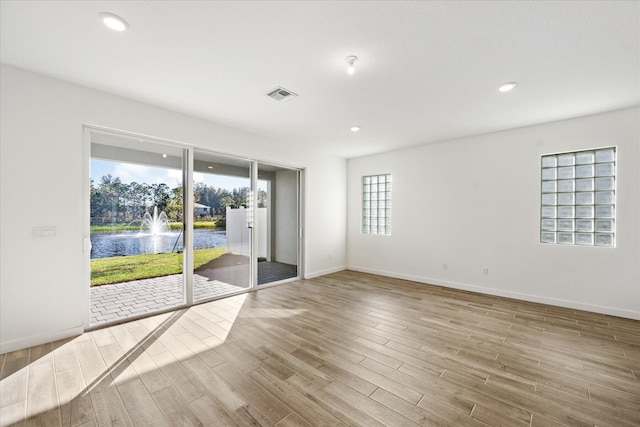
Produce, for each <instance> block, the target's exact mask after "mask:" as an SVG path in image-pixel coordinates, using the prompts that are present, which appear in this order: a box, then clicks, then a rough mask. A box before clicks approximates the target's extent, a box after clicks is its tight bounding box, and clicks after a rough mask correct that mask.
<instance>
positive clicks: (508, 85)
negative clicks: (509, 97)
mask: <svg viewBox="0 0 640 427" xmlns="http://www.w3.org/2000/svg"><path fill="white" fill-rule="evenodd" d="M517 85H518V83H516V82H508V83H504V84H502V85H500V87H499V88H498V90H499V91H500V92H509V91H510V90H511V89H513V88H514V87H516V86H517Z"/></svg>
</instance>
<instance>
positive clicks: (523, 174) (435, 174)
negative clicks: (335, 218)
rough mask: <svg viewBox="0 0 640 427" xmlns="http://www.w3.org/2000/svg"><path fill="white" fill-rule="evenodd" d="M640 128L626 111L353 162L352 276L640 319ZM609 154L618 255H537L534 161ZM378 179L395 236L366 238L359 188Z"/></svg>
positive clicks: (585, 251)
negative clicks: (589, 152)
mask: <svg viewBox="0 0 640 427" xmlns="http://www.w3.org/2000/svg"><path fill="white" fill-rule="evenodd" d="M639 116H640V111H639V110H638V109H637V108H636V109H629V110H623V111H617V112H611V113H607V114H600V115H595V116H589V117H584V118H579V119H574V120H566V121H559V122H554V123H547V124H542V125H538V126H531V127H527V128H522V129H516V130H511V131H505V132H499V133H494V134H490V135H483V136H477V137H472V138H466V139H461V140H456V141H450V142H446V143H440V144H433V145H425V146H421V147H416V148H411V149H405V150H401V151H396V152H391V153H386V154H381V155H376V156H370V157H363V158H357V159H352V160H349V162H348V220H347V221H348V237H347V245H348V253H347V264H348V268H350V269H354V270H360V271H368V272H373V273H379V274H383V275H388V276H393V277H401V278H407V279H412V280H417V281H421V282H427V283H433V284H439V285H443V286H450V287H454V288H461V289H468V290H473V291H479V292H485V293H489V294H496V295H503V296H509V297H515V298H520V299H524V300H530V301H538V302H545V303H550V304H554V305H560V306H566V307H573V308H581V309H586V310H591V311H595V312H600V313H608V314H613V315H619V316H625V317H630V318H635V319H640V139H639V133H640V132H639V123H640V121H639ZM461 125H463V124H461ZM612 145H615V146H617V147H618V164H617V166H618V168H617V169H618V170H617V206H616V208H617V221H616V240H617V246H616V247H615V248H599V247H579V246H563V245H549V244H541V243H539V210H540V206H539V203H540V202H539V201H540V195H539V192H540V156H541V155H542V154H547V153H555V152H563V151H573V150H582V149H589V148H594V147H603V146H612ZM382 173H391V174H393V194H392V197H393V201H392V203H393V205H392V206H393V207H392V209H393V212H392V227H393V232H392V235H391V236H373V235H364V234H362V233H361V232H360V228H361V226H360V224H361V219H360V217H361V209H362V205H361V201H360V199H361V179H362V176H364V175H372V174H382ZM444 263H447V265H448V269H447V270H445V269H443V264H444ZM484 268H488V269H489V274H488V275H483V269H484Z"/></svg>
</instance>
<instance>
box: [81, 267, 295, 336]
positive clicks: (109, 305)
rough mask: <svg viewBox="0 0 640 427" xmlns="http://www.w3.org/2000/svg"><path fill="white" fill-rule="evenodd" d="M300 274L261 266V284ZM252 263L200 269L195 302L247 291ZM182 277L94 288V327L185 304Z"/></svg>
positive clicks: (287, 268) (194, 294) (286, 268)
mask: <svg viewBox="0 0 640 427" xmlns="http://www.w3.org/2000/svg"><path fill="white" fill-rule="evenodd" d="M296 275H297V269H296V266H294V265H288V264H282V263H277V262H261V263H258V283H259V284H263V283H271V282H274V281H277V280H282V279H286V278H290V277H295V276H296ZM248 282H249V264H241V265H232V266H227V267H220V268H215V269H208V270H200V271H197V272H194V274H193V299H194V301H203V300H207V299H211V298H215V297H218V296H222V295H226V294H229V293H232V292H238V291H241V290H244V289H247V288H248V287H249V286H248V284H247V283H248ZM183 289H184V286H183V283H182V274H174V275H171V276H164V277H156V278H152V279H142V280H133V281H130V282H123V283H116V284H113V285H101V286H93V287H91V317H90V323H89V324H90V325H91V326H96V325H99V324H101V323H106V322H112V321H115V320H121V319H126V318H128V317H132V316H139V315H143V314H147V313H153V312H156V311H161V310H167V309H170V308H172V307H175V306H177V305H181V304H183V303H184V295H183Z"/></svg>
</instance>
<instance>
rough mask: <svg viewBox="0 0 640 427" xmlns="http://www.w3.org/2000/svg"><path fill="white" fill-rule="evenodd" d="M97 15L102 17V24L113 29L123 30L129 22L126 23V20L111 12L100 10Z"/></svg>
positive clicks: (127, 26)
mask: <svg viewBox="0 0 640 427" xmlns="http://www.w3.org/2000/svg"><path fill="white" fill-rule="evenodd" d="M98 16H99V17H100V19H102V22H103V23H104V25H106V26H107V27H109V28H111V29H112V30H113V31H125V30H126V29H127V28H129V24H128V23H127V21H125V20H124V19H122V18H121V17H119V16H118V15H114V14H113V13H109V12H100V13H99V14H98Z"/></svg>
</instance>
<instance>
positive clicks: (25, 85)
mask: <svg viewBox="0 0 640 427" xmlns="http://www.w3.org/2000/svg"><path fill="white" fill-rule="evenodd" d="M0 96H1V105H0V124H1V126H0V128H1V131H0V141H1V142H0V158H1V164H0V165H1V169H0V170H1V174H2V176H1V191H0V203H1V204H0V206H1V211H0V224H1V225H0V236H1V237H0V239H1V240H0V242H1V244H0V260H1V266H0V269H1V272H0V300H1V302H0V352H6V351H11V350H15V349H18V348H21V347H26V346H29V345H35V344H39V343H43V342H47V341H51V340H53V339H58V338H63V337H66V336H70V335H73V334H75V333H79V332H81V331H82V328H83V323H84V320H85V319H86V318H87V310H88V295H89V294H88V283H85V281H84V279H83V254H82V239H83V233H85V230H83V222H84V218H83V186H84V185H85V184H86V183H85V182H84V179H83V168H85V167H87V165H85V159H84V157H83V140H82V125H83V124H92V125H97V126H101V127H106V128H111V129H118V130H125V131H128V132H134V133H138V134H142V135H147V136H151V137H157V138H164V139H168V140H173V141H179V142H182V143H186V144H190V145H193V146H196V147H201V148H206V149H210V150H214V151H217V152H221V153H228V154H234V155H239V156H244V157H249V158H254V159H258V160H264V161H266V162H271V163H275V164H283V165H289V166H293V167H300V168H305V173H306V175H305V178H306V179H305V190H306V191H307V192H308V194H309V196H308V197H306V206H305V210H304V211H305V218H304V219H305V224H306V230H305V246H304V252H305V254H306V259H305V264H304V271H305V276H308V277H311V276H316V275H320V274H323V273H326V272H330V271H337V270H340V269H342V268H344V266H345V235H346V218H345V214H344V212H345V210H346V189H345V186H344V183H345V181H346V161H345V160H344V159H340V158H336V157H329V156H325V155H323V154H321V153H319V152H315V151H313V152H312V151H309V150H304V149H302V148H300V147H299V146H297V145H296V146H293V145H290V144H286V143H282V142H275V141H271V140H267V139H265V138H261V137H258V136H256V135H252V134H249V133H246V132H242V131H239V130H236V129H232V128H229V127H225V126H221V125H217V124H215V123H211V122H207V121H203V120H199V119H196V118H193V117H189V116H185V115H182V114H178V113H175V112H171V111H168V110H164V109H161V108H157V107H153V106H150V105H147V104H142V103H139V102H134V101H131V100H128V99H124V98H121V97H118V96H113V95H109V94H106V93H103V92H99V91H95V90H92V89H87V88H84V87H81V86H78V85H74V84H70V83H66V82H62V81H60V80H56V79H52V78H48V77H45V76H42V75H38V74H33V73H29V72H25V71H22V70H19V69H16V68H13V67H9V66H5V65H2V68H1V69H0ZM326 206H332V208H333V209H332V210H331V212H329V213H327V211H326V210H325V209H324V208H325V207H326ZM328 217H329V218H328ZM327 219H328V220H329V221H330V224H331V227H326V220H327ZM34 226H55V227H56V228H57V236H56V237H54V238H47V239H34V238H33V237H32V229H33V227H34ZM329 255H332V256H331V259H329Z"/></svg>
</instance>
